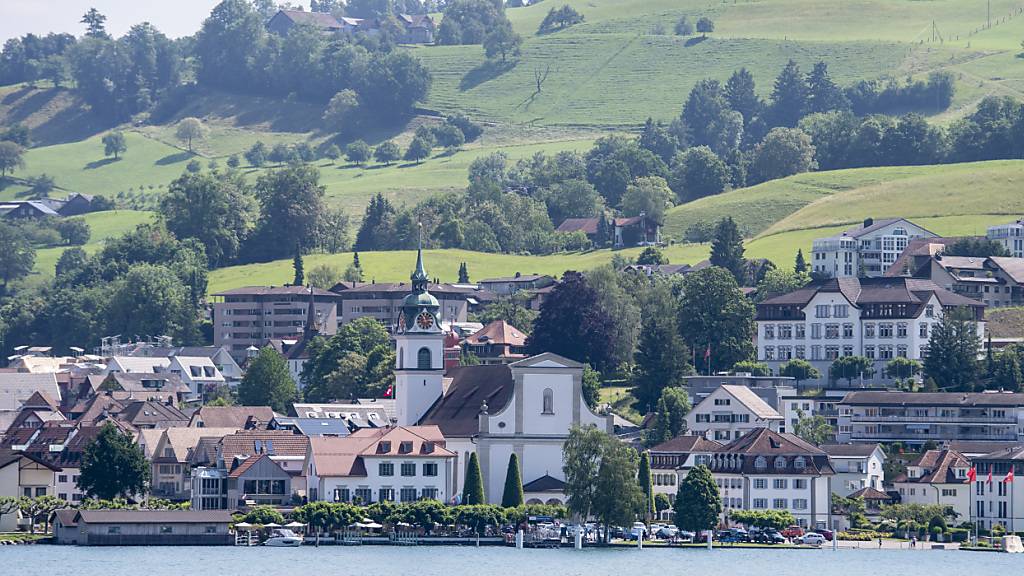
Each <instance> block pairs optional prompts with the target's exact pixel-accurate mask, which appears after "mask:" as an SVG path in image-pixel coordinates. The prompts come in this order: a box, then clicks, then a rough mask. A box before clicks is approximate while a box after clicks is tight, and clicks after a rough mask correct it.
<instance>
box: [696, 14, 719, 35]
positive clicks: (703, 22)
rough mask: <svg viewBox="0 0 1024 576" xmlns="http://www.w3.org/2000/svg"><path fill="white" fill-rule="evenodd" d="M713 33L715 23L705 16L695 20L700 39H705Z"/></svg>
mask: <svg viewBox="0 0 1024 576" xmlns="http://www.w3.org/2000/svg"><path fill="white" fill-rule="evenodd" d="M714 31H715V23H714V21H712V20H711V18H708V17H707V16H701V17H700V18H698V19H697V32H700V34H701V37H702V38H707V36H708V34H710V33H712V32H714Z"/></svg>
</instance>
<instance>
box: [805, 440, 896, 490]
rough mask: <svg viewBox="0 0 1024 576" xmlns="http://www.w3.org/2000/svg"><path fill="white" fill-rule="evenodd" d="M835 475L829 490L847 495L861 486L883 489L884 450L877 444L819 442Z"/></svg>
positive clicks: (861, 488) (862, 487)
mask: <svg viewBox="0 0 1024 576" xmlns="http://www.w3.org/2000/svg"><path fill="white" fill-rule="evenodd" d="M819 448H821V449H822V450H823V451H824V452H825V453H826V454H828V457H829V460H831V462H832V470H833V471H835V473H836V475H835V476H834V477H833V478H832V492H833V493H835V494H839V495H840V496H849V495H850V494H853V493H854V492H859V491H861V490H863V489H864V488H872V489H874V490H878V491H884V490H885V488H884V485H885V469H884V465H885V451H884V450H882V447H881V446H880V445H878V444H822V445H821V446H819Z"/></svg>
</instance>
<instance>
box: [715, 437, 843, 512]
mask: <svg viewBox="0 0 1024 576" xmlns="http://www.w3.org/2000/svg"><path fill="white" fill-rule="evenodd" d="M708 467H709V468H710V469H711V474H712V475H713V476H714V478H715V483H716V484H718V487H719V491H720V493H721V495H722V505H723V517H727V515H728V513H729V511H730V510H736V509H740V510H779V511H789V512H790V513H792V514H793V517H794V518H796V521H797V523H798V524H799V525H800V526H803V527H807V528H826V527H827V526H828V524H829V513H830V509H831V495H832V478H833V476H835V472H834V471H833V469H832V464H831V462H830V461H829V456H828V454H826V453H825V452H824V451H822V450H820V449H818V448H816V447H814V446H812V445H811V444H808V443H807V442H805V441H804V440H802V439H800V438H799V437H797V436H794V435H792V434H779V433H778V432H774V431H772V430H769V429H768V428H759V429H757V430H755V431H753V432H751V433H750V434H747V435H745V436H742V437H740V438H739V439H737V440H734V441H732V442H731V443H729V444H727V445H725V446H724V447H722V448H721V449H720V450H718V451H716V452H714V453H713V454H711V457H710V459H709V461H708Z"/></svg>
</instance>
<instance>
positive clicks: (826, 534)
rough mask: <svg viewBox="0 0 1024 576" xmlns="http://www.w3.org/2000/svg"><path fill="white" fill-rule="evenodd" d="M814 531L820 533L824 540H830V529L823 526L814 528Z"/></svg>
mask: <svg viewBox="0 0 1024 576" xmlns="http://www.w3.org/2000/svg"><path fill="white" fill-rule="evenodd" d="M815 532H817V533H818V534H821V535H822V536H824V537H825V540H828V541H829V542H831V541H832V536H833V534H832V531H831V530H827V529H825V528H819V529H818V530H815Z"/></svg>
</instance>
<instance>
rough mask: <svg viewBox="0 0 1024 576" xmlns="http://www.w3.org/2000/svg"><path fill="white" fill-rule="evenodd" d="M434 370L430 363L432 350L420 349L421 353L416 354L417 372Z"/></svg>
mask: <svg viewBox="0 0 1024 576" xmlns="http://www.w3.org/2000/svg"><path fill="white" fill-rule="evenodd" d="M431 368H432V366H431V362H430V348H427V347H426V346H424V347H423V348H420V351H419V352H417V353H416V369H417V370H430V369H431Z"/></svg>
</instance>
